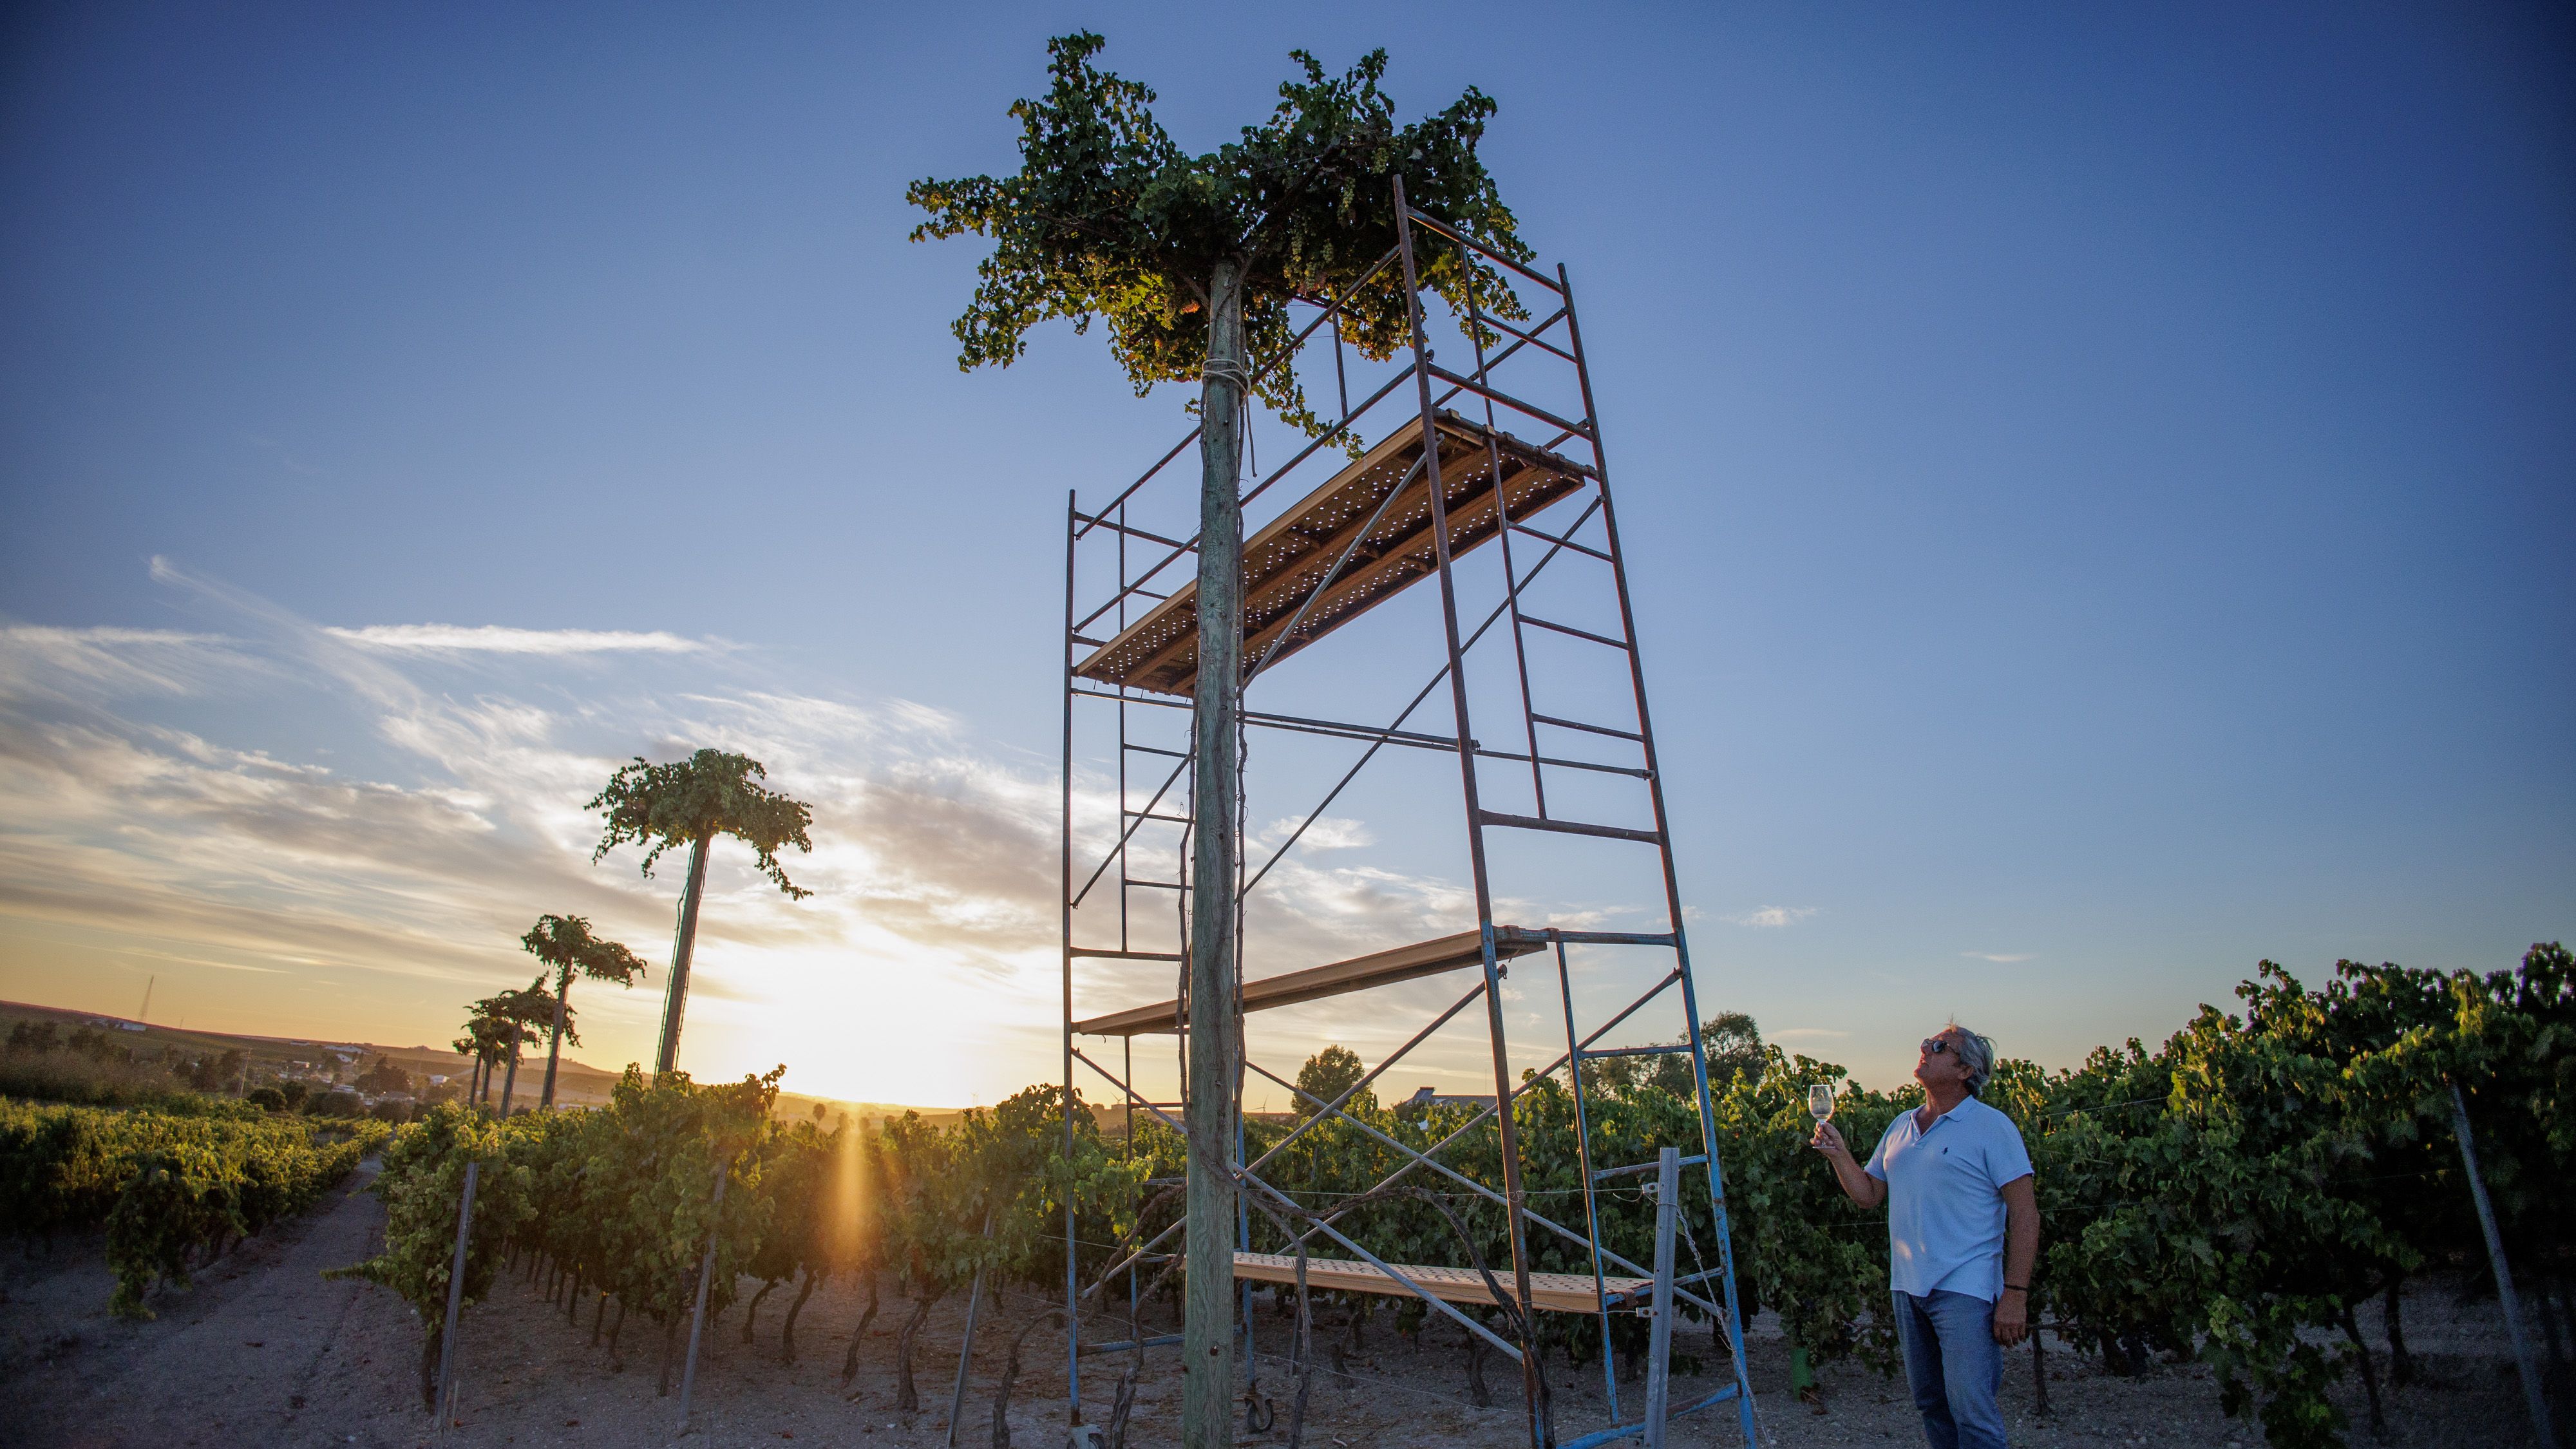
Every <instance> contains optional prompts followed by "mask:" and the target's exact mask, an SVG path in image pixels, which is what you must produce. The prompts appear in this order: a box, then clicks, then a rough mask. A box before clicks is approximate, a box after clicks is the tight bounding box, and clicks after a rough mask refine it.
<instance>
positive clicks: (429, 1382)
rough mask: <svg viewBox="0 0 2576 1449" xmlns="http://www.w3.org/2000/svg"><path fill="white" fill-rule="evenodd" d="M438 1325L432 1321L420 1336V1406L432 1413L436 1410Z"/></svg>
mask: <svg viewBox="0 0 2576 1449" xmlns="http://www.w3.org/2000/svg"><path fill="white" fill-rule="evenodd" d="M439 1329H440V1325H438V1324H436V1323H432V1324H430V1325H429V1326H428V1331H427V1332H426V1333H423V1334H422V1335H421V1336H420V1406H421V1407H422V1408H424V1409H427V1410H429V1412H430V1413H431V1414H432V1415H435V1414H437V1412H438V1344H439V1338H438V1335H439Z"/></svg>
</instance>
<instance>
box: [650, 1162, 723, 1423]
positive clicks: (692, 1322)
mask: <svg viewBox="0 0 2576 1449" xmlns="http://www.w3.org/2000/svg"><path fill="white" fill-rule="evenodd" d="M732 1176H733V1159H731V1158H727V1159H725V1161H724V1165H722V1166H720V1167H718V1168H717V1169H716V1196H715V1211H714V1213H713V1214H712V1215H711V1218H710V1220H709V1222H708V1223H707V1251H706V1255H705V1256H704V1257H701V1258H700V1259H698V1301H697V1306H695V1307H693V1308H691V1309H690V1310H689V1357H688V1360H687V1361H686V1362H685V1363H683V1364H682V1365H681V1366H680V1429H679V1432H681V1433H683V1434H686V1433H687V1432H689V1391H690V1390H691V1389H693V1388H695V1387H696V1386H697V1382H698V1338H699V1336H700V1335H701V1334H703V1333H704V1332H705V1330H706V1326H707V1284H708V1283H710V1282H712V1281H713V1280H714V1278H715V1275H716V1239H717V1237H718V1236H719V1235H721V1234H722V1233H723V1231H724V1197H725V1182H726V1180H727V1179H729V1178H731V1177H732ZM666 1382H667V1381H666Z"/></svg>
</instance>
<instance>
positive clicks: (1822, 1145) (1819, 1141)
mask: <svg viewBox="0 0 2576 1449" xmlns="http://www.w3.org/2000/svg"><path fill="white" fill-rule="evenodd" d="M1807 1145H1808V1146H1810V1147H1812V1148H1814V1149H1816V1150H1817V1151H1818V1152H1821V1153H1824V1154H1825V1155H1826V1156H1828V1157H1830V1156H1832V1155H1833V1154H1835V1153H1837V1152H1839V1153H1841V1154H1842V1155H1843V1156H1845V1157H1849V1156H1851V1148H1850V1147H1849V1146H1847V1145H1845V1144H1844V1142H1843V1134H1842V1129H1840V1128H1838V1127H1836V1126H1835V1125H1834V1124H1833V1123H1831V1122H1819V1123H1817V1124H1816V1135H1815V1136H1813V1137H1810V1138H1808V1139H1807Z"/></svg>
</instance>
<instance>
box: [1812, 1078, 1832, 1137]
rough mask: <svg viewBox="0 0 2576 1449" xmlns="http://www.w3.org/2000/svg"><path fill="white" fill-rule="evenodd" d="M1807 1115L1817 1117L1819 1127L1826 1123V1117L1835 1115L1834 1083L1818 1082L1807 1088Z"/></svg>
mask: <svg viewBox="0 0 2576 1449" xmlns="http://www.w3.org/2000/svg"><path fill="white" fill-rule="evenodd" d="M1807 1115H1808V1116H1810V1117H1813V1118H1815V1119H1816V1125H1817V1126H1819V1127H1822V1126H1824V1125H1825V1119H1826V1118H1828V1117H1831V1116H1832V1115H1834V1084H1833V1083H1831V1082H1818V1083H1816V1084H1815V1085H1814V1086H1812V1087H1809V1088H1808V1089H1807Z"/></svg>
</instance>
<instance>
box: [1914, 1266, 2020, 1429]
mask: <svg viewBox="0 0 2576 1449" xmlns="http://www.w3.org/2000/svg"><path fill="white" fill-rule="evenodd" d="M1890 1296H1892V1297H1893V1298H1894V1299H1895V1300H1896V1341H1897V1342H1898V1343H1899V1344H1901V1345H1903V1346H1904V1349H1905V1383H1906V1387H1908V1388H1910V1389H1912V1390H1913V1391H1914V1407H1915V1408H1916V1409H1918V1410H1920V1411H1921V1412H1922V1414H1923V1437H1924V1439H1925V1440H1926V1441H1927V1442H1928V1443H1930V1444H1931V1446H1932V1449H2005V1446H2004V1414H2003V1410H2002V1409H2000V1408H1998V1407H1997V1406H1996V1404H1995V1390H1996V1389H1997V1388H1998V1387H2000V1386H2001V1385H2002V1383H2003V1379H2004V1351H2003V1348H2002V1346H2001V1345H1999V1344H1997V1343H1996V1342H1995V1305H1993V1304H1991V1303H1988V1302H1987V1301H1986V1300H1984V1299H1983V1298H1973V1297H1970V1296H1969V1295H1967V1294H1965V1293H1952V1292H1949V1291H1947V1290H1945V1289H1936V1290H1934V1291H1933V1292H1932V1293H1931V1295H1930V1296H1928V1297H1923V1298H1917V1297H1915V1296H1914V1295H1913V1294H1911V1293H1897V1294H1892V1295H1890Z"/></svg>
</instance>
